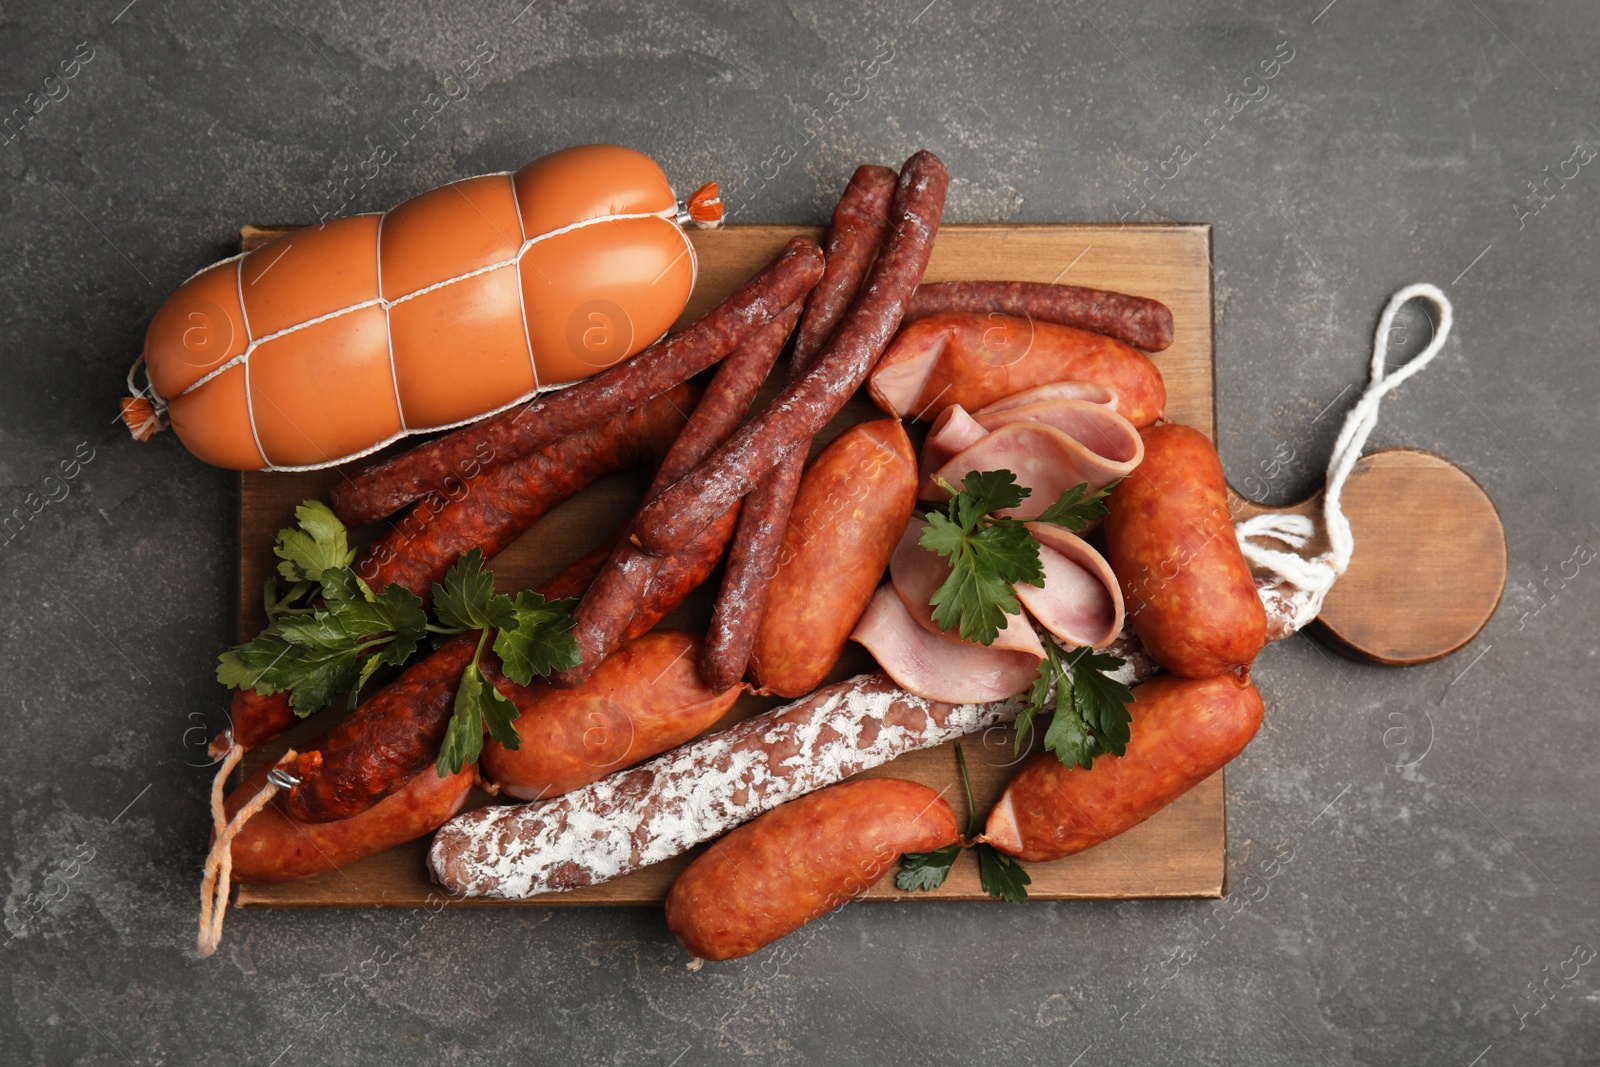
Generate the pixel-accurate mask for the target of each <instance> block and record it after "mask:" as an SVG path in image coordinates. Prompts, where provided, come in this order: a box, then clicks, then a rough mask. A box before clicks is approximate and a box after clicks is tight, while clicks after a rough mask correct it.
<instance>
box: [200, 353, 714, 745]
mask: <svg viewBox="0 0 1600 1067" xmlns="http://www.w3.org/2000/svg"><path fill="white" fill-rule="evenodd" d="M697 395H698V390H696V389H695V388H694V386H693V385H691V384H688V383H686V384H684V385H680V386H678V387H677V388H675V389H672V390H669V391H668V392H666V393H663V394H662V395H661V396H659V397H656V398H654V399H652V400H649V401H646V402H645V403H644V404H642V405H640V406H639V407H637V408H635V409H634V410H632V411H628V412H624V413H623V414H621V415H618V416H617V417H616V418H614V419H611V420H610V421H608V422H604V423H601V424H600V425H599V426H595V427H591V428H590V429H588V430H585V431H583V432H582V433H577V434H574V435H572V436H571V437H569V438H567V439H566V440H564V441H558V442H556V443H555V444H553V445H551V446H550V447H548V448H545V449H541V450H540V451H538V452H535V453H533V454H532V455H529V456H524V457H522V458H521V459H518V460H513V461H512V462H510V463H504V464H501V465H500V466H497V467H490V468H485V469H484V470H482V471H480V472H478V474H477V476H476V477H474V478H470V479H467V480H464V481H463V482H462V483H461V484H462V485H463V486H464V488H465V495H464V496H462V497H460V498H457V499H450V498H448V497H445V496H443V495H442V494H441V495H439V496H438V497H437V498H435V497H433V496H430V497H427V498H424V499H423V500H421V501H419V502H418V503H417V505H416V506H415V507H414V508H412V510H411V513H410V514H409V515H407V516H406V517H405V518H404V519H403V520H401V521H400V522H399V523H398V524H396V526H395V528H394V529H392V530H390V531H389V532H388V533H387V534H385V535H384V536H383V537H381V538H379V539H378V540H377V541H375V542H373V543H372V544H371V545H369V546H368V547H367V550H366V551H365V552H363V553H362V555H361V558H360V559H359V560H357V561H356V565H355V571H356V573H357V574H358V575H360V576H361V579H362V580H363V581H364V582H366V583H367V585H368V586H370V587H371V588H372V589H373V590H374V591H382V590H383V589H386V588H388V586H389V585H390V583H392V582H398V583H399V584H400V585H401V586H402V587H403V588H405V589H407V590H409V591H410V592H412V593H415V594H416V595H417V596H420V597H422V598H423V600H424V601H426V600H428V599H429V598H430V596H431V595H432V592H433V588H432V587H433V583H434V582H439V581H443V580H444V575H445V572H446V571H448V570H449V569H450V567H451V565H452V564H454V563H455V561H456V560H457V559H459V558H461V557H462V556H463V555H465V554H466V553H467V552H468V551H470V550H471V549H473V548H481V549H483V554H484V556H485V557H491V556H493V555H495V554H496V553H497V552H499V551H500V550H501V549H503V548H505V547H506V545H508V544H510V543H511V542H512V541H514V540H516V538H517V536H518V535H519V534H521V533H522V532H523V531H524V530H526V529H527V528H528V527H529V526H532V525H533V523H534V522H536V521H537V520H538V519H539V517H540V516H542V515H543V514H544V513H545V512H547V511H549V510H550V509H551V508H552V507H554V506H555V505H557V504H559V503H561V501H563V500H565V499H567V497H569V496H571V495H572V494H573V493H575V492H577V491H578V490H579V489H581V488H583V486H585V485H588V484H589V483H590V482H592V481H594V480H596V479H597V478H600V477H601V476H603V475H606V474H609V473H611V472H612V471H616V470H621V469H622V468H624V467H629V466H634V465H636V464H639V463H644V462H647V461H650V460H653V459H655V457H657V456H660V455H661V454H662V453H664V452H665V451H666V450H667V448H668V447H669V446H670V444H671V442H672V440H673V437H674V435H676V434H677V433H678V432H679V431H680V430H681V429H682V427H683V424H684V420H685V417H686V416H685V415H684V412H686V411H687V410H688V409H689V408H691V407H693V406H694V401H695V397H696V396H697ZM608 554H609V546H608ZM586 558H587V557H586ZM604 560H605V556H601V557H600V559H599V560H595V561H593V562H590V563H589V564H588V565H587V566H586V567H585V568H583V569H581V570H576V571H574V572H573V573H572V574H571V575H570V576H568V575H567V574H566V572H563V575H564V576H567V577H568V578H569V580H568V581H567V582H566V583H565V585H563V586H561V587H560V588H559V589H558V590H557V591H555V592H550V593H547V594H546V595H547V596H549V597H550V598H551V599H561V598H562V597H568V596H579V595H582V593H583V590H584V589H585V588H587V587H588V584H589V582H590V581H591V580H592V579H593V577H594V574H595V571H596V570H597V569H598V567H599V565H600V563H602V562H604ZM584 562H585V560H580V561H579V563H584ZM576 566H577V564H574V567H576ZM569 569H570V568H569ZM563 590H565V591H563ZM232 699H233V703H232V704H231V706H230V707H229V709H228V730H227V731H225V732H223V733H220V734H218V735H217V736H216V737H215V738H213V739H212V741H211V746H210V748H209V750H208V751H209V752H210V754H211V756H212V757H213V758H220V757H221V756H222V755H223V754H224V753H225V752H227V751H228V746H229V744H230V743H233V744H238V745H239V746H241V747H242V748H244V749H245V750H247V751H248V750H250V749H253V748H257V747H259V746H260V745H264V744H266V743H267V742H268V741H270V740H272V739H273V738H274V737H277V736H278V735H279V734H281V733H282V732H283V731H285V730H287V729H288V728H289V727H290V726H292V725H294V724H295V722H297V721H298V720H299V717H298V716H297V715H296V714H295V712H294V709H293V708H291V707H290V706H289V694H288V693H286V692H279V693H273V694H272V695H271V696H262V695H261V694H260V693H257V692H255V691H254V690H251V689H235V690H234V691H233V698H232Z"/></svg>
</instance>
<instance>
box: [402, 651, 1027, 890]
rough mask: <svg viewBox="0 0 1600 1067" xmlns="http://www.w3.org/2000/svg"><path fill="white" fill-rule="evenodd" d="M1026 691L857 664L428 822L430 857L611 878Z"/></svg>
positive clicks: (535, 882)
mask: <svg viewBox="0 0 1600 1067" xmlns="http://www.w3.org/2000/svg"><path fill="white" fill-rule="evenodd" d="M1024 704H1025V700H1023V699H1022V698H1013V699H1011V700H1005V701H999V702H996V703H993V704H940V703H937V702H935V701H931V700H924V699H922V698H921V697H918V696H913V695H912V694H910V693H907V692H906V691H905V690H903V689H900V688H899V687H897V686H896V685H895V684H894V683H893V682H891V681H889V679H888V678H887V677H886V676H885V675H883V674H881V673H873V674H862V675H857V676H856V677H854V678H851V679H849V680H847V681H843V682H839V683H837V684H835V685H830V686H828V687H827V688H825V689H819V690H818V691H817V692H815V693H813V694H811V695H810V696H808V697H806V698H805V699H804V700H800V701H797V702H795V703H793V704H790V705H787V706H786V707H781V708H776V709H774V710H772V711H769V712H767V713H765V714H763V715H756V716H753V717H751V718H749V719H746V720H744V721H743V722H741V723H738V724H736V725H734V726H732V727H729V728H728V729H727V730H724V731H722V732H721V733H718V734H713V735H712V736H710V737H704V738H701V739H700V740H698V741H693V742H691V743H689V744H687V745H684V746H682V747H680V748H677V749H674V750H673V751H671V752H668V753H666V754H665V755H662V756H658V757H656V758H655V759H653V760H651V761H650V762H648V763H643V764H640V765H639V766H638V767H635V768H633V769H632V770H628V771H623V772H620V773H618V774H613V775H611V776H610V777H607V778H602V779H601V780H600V781H598V782H594V783H591V784H590V785H586V786H584V787H582V788H581V789H576V790H574V791H572V792H570V793H567V794H565V795H564V796H560V797H556V798H554V799H552V800H546V801H541V802H539V803H534V804H525V805H521V806H502V807H490V808H480V809H478V810H476V811H470V812H466V813H465V814H462V815H458V816H456V817H455V818H454V819H452V820H450V821H449V822H448V823H446V824H445V825H444V826H443V827H441V828H440V829H439V832H438V833H437V834H435V835H434V838H433V845H432V847H431V848H430V849H429V850H428V868H429V870H430V871H431V872H432V873H433V877H434V880H435V881H437V882H438V883H439V884H440V885H442V886H444V887H445V888H446V889H447V890H449V891H450V892H452V893H459V894H461V895H463V896H469V897H499V898H504V899H516V898H521V897H530V896H533V895H534V894H536V893H548V892H558V891H564V890H569V889H578V888H580V887H582V886H586V885H593V884H594V883H596V882H605V881H609V880H610V879H612V878H618V877H620V876H622V875H624V874H628V873H630V872H632V871H636V870H638V869H639V868H641V867H647V866H649V865H650V864H652V863H659V862H661V861H662V860H665V859H671V858H672V857H673V856H677V855H680V854H682V853H683V852H686V851H688V850H689V849H690V848H693V847H694V846H695V845H697V844H699V843H700V842H702V841H708V840H710V839H711V838H713V837H717V836H719V835H720V834H723V833H725V832H727V831H728V830H731V829H733V828H734V827H735V826H738V825H739V824H741V823H744V822H748V821H749V820H751V819H753V818H755V817H756V816H757V815H760V814H761V813H762V812H764V811H768V810H770V809H772V808H775V807H777V806H778V805H779V804H782V803H783V802H784V801H787V800H793V799H794V798H795V797H800V796H804V795H805V794H807V793H811V792H814V791H815V790H817V789H820V788H822V787H823V786H825V785H831V784H832V783H834V782H837V781H840V780H841V779H844V778H847V777H849V776H850V775H852V774H855V773H856V772H858V771H864V770H867V769H868V768H871V767H877V766H880V765H882V764H884V763H887V762H888V761H889V760H891V759H894V758H895V757H896V756H898V755H900V754H901V753H903V752H910V751H913V750H915V749H922V748H931V747H933V746H934V745H939V744H943V743H944V742H946V741H950V740H954V739H955V738H958V737H962V736H964V735H966V734H970V733H973V732H974V731H977V730H983V729H987V728H988V727H990V726H994V725H997V724H999V723H1003V722H1009V721H1011V719H1013V718H1015V717H1016V713H1017V711H1018V710H1019V709H1020V708H1022V707H1023V705H1024Z"/></svg>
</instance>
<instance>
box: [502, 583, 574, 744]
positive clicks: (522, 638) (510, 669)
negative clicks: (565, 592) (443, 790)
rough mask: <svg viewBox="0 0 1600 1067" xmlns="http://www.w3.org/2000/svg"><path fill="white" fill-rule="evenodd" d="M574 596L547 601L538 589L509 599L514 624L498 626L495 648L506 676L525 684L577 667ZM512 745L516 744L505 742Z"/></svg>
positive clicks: (519, 683)
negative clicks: (573, 627) (539, 677)
mask: <svg viewBox="0 0 1600 1067" xmlns="http://www.w3.org/2000/svg"><path fill="white" fill-rule="evenodd" d="M577 603H578V602H577V601H576V600H570V599H569V600H551V601H546V600H545V598H544V597H542V596H540V595H539V594H538V593H518V594H517V599H516V600H514V601H512V607H513V610H514V612H515V616H516V618H515V624H514V625H511V626H502V627H500V632H499V633H497V634H496V635H495V639H494V651H495V655H497V656H499V657H500V663H501V666H502V667H503V669H504V670H505V673H506V677H507V678H510V679H511V680H512V681H513V682H516V683H517V684H518V685H527V684H528V683H529V682H531V681H533V676H534V675H536V674H538V675H548V674H550V673H551V672H552V671H562V670H566V669H567V668H568V667H576V666H577V665H578V663H579V662H580V661H582V659H583V653H581V652H579V651H578V642H577V640H576V639H575V638H574V637H573V636H572V632H571V631H572V625H573V621H574V620H573V617H572V610H573V608H574V607H576V606H577ZM507 747H510V748H515V747H516V746H514V745H511V746H507Z"/></svg>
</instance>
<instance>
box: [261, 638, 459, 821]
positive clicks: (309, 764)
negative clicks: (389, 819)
mask: <svg viewBox="0 0 1600 1067" xmlns="http://www.w3.org/2000/svg"><path fill="white" fill-rule="evenodd" d="M477 647H478V635H477V634H476V633H464V634H460V635H458V636H456V637H453V638H451V639H450V640H449V641H447V642H445V644H444V645H443V646H442V647H440V648H439V650H438V651H436V652H434V653H433V654H432V655H430V656H428V657H427V658H426V659H422V660H418V661H417V662H416V663H413V664H412V665H411V666H409V667H407V668H406V669H405V672H404V673H403V674H401V675H400V677H398V678H396V679H395V680H394V681H392V682H390V683H389V684H388V685H386V686H384V687H383V688H382V689H380V690H378V692H377V693H375V694H374V695H373V696H372V697H370V698H368V699H367V700H365V701H363V702H362V703H361V706H360V707H358V708H356V710H355V711H352V712H351V713H350V714H349V715H347V716H345V718H344V720H343V721H342V722H340V723H339V725H338V726H335V727H334V728H333V729H332V730H331V731H329V733H328V734H327V736H326V738H324V741H325V746H324V748H323V749H320V750H317V751H312V752H302V753H300V754H299V756H298V757H297V758H296V760H295V762H294V765H293V767H292V768H291V773H292V774H294V775H295V777H297V778H299V779H300V784H299V785H297V786H295V787H294V788H292V789H290V790H289V798H288V801H287V803H286V804H285V809H286V810H287V811H288V813H289V814H290V815H291V816H292V817H293V818H295V819H297V820H299V821H300V822H331V821H332V820H334V819H347V818H349V817H350V816H352V815H355V814H358V813H359V812H363V811H365V810H367V809H368V808H370V807H372V805H374V804H376V803H377V802H378V801H380V800H382V799H383V798H384V797H386V796H388V795H389V794H391V793H394V792H396V791H397V790H399V789H400V788H401V787H402V786H404V785H405V784H406V783H407V782H409V781H410V780H411V779H412V778H414V777H416V776H417V775H418V774H419V773H421V772H422V771H423V770H425V769H427V768H428V767H430V766H432V764H433V761H434V760H435V759H436V758H437V757H438V755H439V743H440V742H441V741H443V740H444V734H445V730H446V728H447V727H448V726H449V725H450V715H451V713H452V711H453V710H454V707H455V698H456V687H457V686H459V685H460V684H461V672H462V671H464V670H466V669H467V664H468V663H469V662H470V661H471V659H472V654H473V652H475V651H476V650H477Z"/></svg>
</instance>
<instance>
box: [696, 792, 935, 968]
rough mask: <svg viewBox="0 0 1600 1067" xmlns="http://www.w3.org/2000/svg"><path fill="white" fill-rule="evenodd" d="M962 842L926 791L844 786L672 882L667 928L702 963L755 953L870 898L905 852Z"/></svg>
mask: <svg viewBox="0 0 1600 1067" xmlns="http://www.w3.org/2000/svg"><path fill="white" fill-rule="evenodd" d="M960 837H961V833H960V829H959V828H958V827H957V825H956V816H955V813H954V812H953V811H951V810H950V805H949V804H947V803H946V802H945V799H944V798H943V797H941V796H940V795H939V794H938V793H935V792H934V791H933V790H932V789H929V788H928V787H927V786H925V785H920V784H918V783H916V782H907V781H905V780H903V779H900V778H863V779H859V780H856V781H850V782H841V783H839V784H838V785H834V786H829V787H828V788H826V789H819V790H818V791H817V792H815V793H812V794H811V795H809V796H805V797H801V798H800V799H799V800H791V801H789V803H787V804H784V805H781V806H780V807H776V808H774V809H772V810H771V811H769V812H767V813H766V814H765V815H763V816H761V817H760V818H759V819H756V820H755V821H754V822H750V823H746V824H745V825H744V826H741V827H739V828H738V829H737V830H735V831H733V832H732V833H731V834H729V835H728V836H726V837H724V838H723V839H722V840H720V841H716V842H713V843H712V845H711V847H710V848H709V849H707V850H706V851H705V852H704V853H702V854H701V855H700V857H699V858H698V859H696V860H695V861H694V862H693V863H691V864H689V866H688V867H686V868H685V869H684V871H683V873H682V874H680V875H678V880H677V881H676V882H674V883H673V884H672V890H671V892H669V893H668V894H667V927H668V929H670V930H671V931H672V932H673V933H674V934H675V935H677V938H678V940H679V941H681V942H683V947H684V948H686V949H688V950H689V951H690V952H692V953H693V954H694V955H696V956H698V957H700V958H701V959H707V960H731V959H736V958H738V957H740V956H748V955H750V953H752V952H755V951H756V950H757V949H759V948H761V947H762V946H763V945H767V944H770V943H772V942H773V941H776V940H777V939H778V938H780V937H784V936H786V935H788V934H791V933H793V932H794V931H796V930H798V929H799V928H800V927H802V926H804V925H805V924H806V923H808V922H811V921H812V920H814V919H819V918H821V917H822V916H823V915H825V914H827V913H828V912H830V911H832V910H833V909H835V908H837V907H840V906H842V905H844V904H846V903H848V902H849V901H850V900H851V899H852V898H854V897H858V896H860V895H861V894H862V893H865V892H866V891H867V890H868V889H870V888H871V887H872V885H873V883H874V882H876V881H877V880H878V879H879V878H882V877H883V875H884V872H886V871H887V870H888V869H889V868H890V867H891V866H893V865H894V863H895V861H896V860H898V859H899V858H900V856H901V855H902V854H903V853H906V852H930V851H932V850H934V849H937V848H943V847H944V846H946V845H950V844H954V843H955V842H956V841H958V840H959V839H960Z"/></svg>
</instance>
